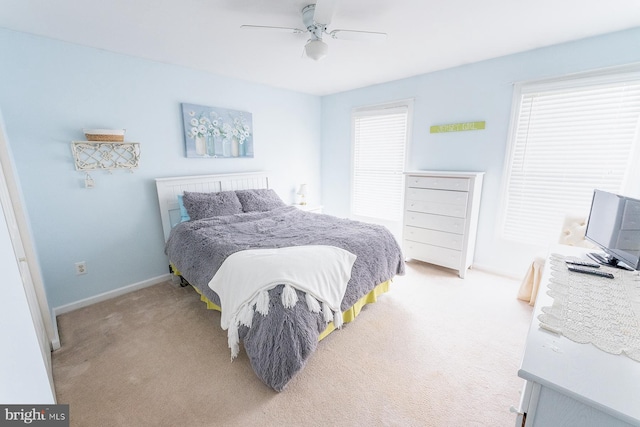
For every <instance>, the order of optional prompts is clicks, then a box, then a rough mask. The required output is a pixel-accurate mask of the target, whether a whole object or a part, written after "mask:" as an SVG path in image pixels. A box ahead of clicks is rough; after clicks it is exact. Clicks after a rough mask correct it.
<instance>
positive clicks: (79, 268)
mask: <svg viewBox="0 0 640 427" xmlns="http://www.w3.org/2000/svg"><path fill="white" fill-rule="evenodd" d="M76 274H77V275H78V276H79V275H81V274H87V263H86V262H84V261H80V262H76Z"/></svg>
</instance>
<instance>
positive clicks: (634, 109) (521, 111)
mask: <svg viewBox="0 0 640 427" xmlns="http://www.w3.org/2000/svg"><path fill="white" fill-rule="evenodd" d="M514 108H515V109H516V110H515V111H514V115H513V118H512V124H511V146H510V152H509V154H508V156H509V157H508V163H507V171H506V174H505V176H506V183H505V194H504V196H505V200H504V210H503V215H504V217H503V221H502V236H503V237H504V238H505V239H507V240H512V241H517V242H521V243H528V244H534V245H544V246H547V245H548V244H549V243H550V242H555V241H557V239H558V232H559V230H560V224H561V223H562V220H563V218H564V217H565V215H567V214H575V213H578V214H582V215H585V216H586V215H587V214H588V213H589V207H590V205H591V198H592V195H593V190H594V189H595V188H598V189H601V190H605V191H610V192H614V193H625V192H627V193H628V192H630V191H635V190H637V189H634V188H632V186H633V185H637V177H635V176H632V174H634V172H635V171H634V169H638V168H637V164H638V163H637V155H638V151H639V150H638V149H637V146H638V128H639V126H640V73H638V72H635V73H634V72H626V73H620V74H614V75H611V74H610V75H606V74H600V75H598V76H595V75H592V76H590V77H587V78H585V77H583V78H579V79H578V78H576V79H564V80H556V81H554V82H546V83H536V84H522V85H516V88H515V93H514ZM633 165H636V167H633ZM634 178H636V179H634Z"/></svg>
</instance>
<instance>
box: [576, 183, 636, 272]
mask: <svg viewBox="0 0 640 427" xmlns="http://www.w3.org/2000/svg"><path fill="white" fill-rule="evenodd" d="M585 238H586V239H587V240H588V241H590V242H592V243H594V244H595V245H597V246H598V247H599V248H601V249H602V250H603V251H604V252H605V254H606V255H604V256H601V255H600V254H598V253H592V254H589V256H590V257H591V258H593V259H595V260H596V261H598V262H600V263H601V264H606V265H611V266H615V267H620V268H628V269H633V270H638V269H640V200H637V199H632V198H631V197H625V196H621V195H619V194H614V193H609V192H607V191H602V190H594V192H593V199H592V201H591V212H590V213H589V221H588V223H587V229H586V231H585Z"/></svg>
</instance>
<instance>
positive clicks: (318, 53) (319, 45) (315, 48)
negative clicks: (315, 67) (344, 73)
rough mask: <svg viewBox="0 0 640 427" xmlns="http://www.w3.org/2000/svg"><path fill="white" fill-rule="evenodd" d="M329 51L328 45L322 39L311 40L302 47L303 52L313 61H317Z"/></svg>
mask: <svg viewBox="0 0 640 427" xmlns="http://www.w3.org/2000/svg"><path fill="white" fill-rule="evenodd" d="M328 52H329V46H327V44H326V43H325V42H323V41H322V40H318V39H316V40H311V41H309V43H307V44H306V45H305V47H304V53H305V54H306V55H307V56H308V57H309V58H311V59H313V60H314V61H319V60H321V59H322V58H324V57H325V56H327V53H328Z"/></svg>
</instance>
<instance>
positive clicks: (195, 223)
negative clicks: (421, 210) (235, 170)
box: [156, 172, 404, 391]
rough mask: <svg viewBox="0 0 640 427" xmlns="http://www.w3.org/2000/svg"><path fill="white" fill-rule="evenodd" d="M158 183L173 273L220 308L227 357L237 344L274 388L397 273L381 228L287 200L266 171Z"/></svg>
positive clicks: (396, 254) (396, 255) (400, 265)
mask: <svg viewBox="0 0 640 427" xmlns="http://www.w3.org/2000/svg"><path fill="white" fill-rule="evenodd" d="M156 188H157V191H158V201H159V205H160V216H161V219H162V226H163V231H164V235H165V240H166V247H165V252H166V254H167V256H168V259H169V263H170V265H171V267H172V269H173V270H174V271H175V272H177V274H179V275H180V276H181V277H182V278H183V279H184V280H185V281H186V282H188V283H189V284H190V285H191V286H193V288H194V289H195V290H196V291H197V292H198V293H200V295H201V299H202V300H203V301H204V302H205V303H206V304H207V307H208V308H212V309H216V310H219V311H221V326H222V327H223V329H226V330H227V332H228V338H229V339H228V345H229V348H230V350H231V354H232V359H233V357H234V356H235V355H237V352H238V351H239V349H238V343H239V342H241V343H242V347H243V349H244V351H246V353H247V355H248V356H249V360H250V363H251V366H252V368H253V370H254V371H255V373H256V375H257V376H258V377H259V378H260V379H261V380H262V381H263V382H264V383H265V384H266V385H268V386H269V387H271V388H272V389H274V390H276V391H282V390H283V389H284V388H285V387H286V385H287V383H288V382H289V381H290V380H291V379H292V378H293V377H294V376H295V375H296V373H297V372H299V371H300V370H301V369H303V367H304V365H305V364H306V362H307V360H308V358H309V357H310V356H311V354H313V352H314V351H315V350H316V348H317V346H318V342H319V341H320V340H321V339H322V338H324V337H325V336H327V335H328V334H329V333H331V332H332V331H333V330H335V329H336V328H339V327H340V326H341V325H342V323H343V322H349V321H352V320H353V319H354V318H355V317H356V316H357V315H358V313H359V311H360V309H361V308H362V307H363V306H364V305H366V304H368V303H370V302H374V301H376V299H377V297H378V295H380V294H381V293H384V292H386V291H387V290H388V286H389V283H390V281H391V280H392V279H393V277H395V276H396V275H402V274H404V261H403V256H402V252H401V249H400V247H399V245H398V244H397V242H396V240H395V238H394V237H393V236H392V235H391V233H390V232H389V231H388V230H387V229H386V228H384V227H381V226H377V225H373V224H367V223H363V222H358V221H352V220H349V219H343V218H337V217H334V216H330V215H324V214H319V213H312V212H305V211H303V210H301V209H298V208H296V207H294V206H291V205H287V204H285V203H284V202H283V201H282V199H280V198H279V196H277V195H275V192H274V191H273V190H272V189H271V188H270V186H269V177H268V174H267V173H264V172H251V173H241V174H224V175H205V176H188V177H175V178H158V179H156ZM236 199H237V201H236ZM238 202H239V204H238ZM238 206H239V210H238ZM187 210H188V211H189V212H186V211H187ZM189 213H191V214H192V215H191V216H192V218H189V220H186V219H187V218H188V216H189V215H188V214H189ZM274 260H275V261H274ZM274 262H275V263H274ZM269 263H271V264H269ZM257 266H259V267H257ZM256 272H259V274H257V273H256ZM259 280H263V281H265V283H258V281H259ZM253 282H255V283H253ZM328 283H331V284H332V285H331V286H328ZM254 285H255V286H256V287H255V288H252V286H254ZM245 287H247V289H245ZM238 292H240V293H242V292H245V294H243V295H242V297H239V296H238V295H235V294H234V293H238ZM231 307H232V308H231Z"/></svg>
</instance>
